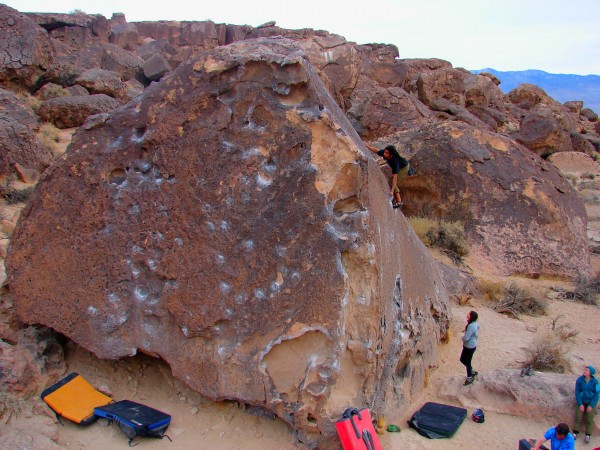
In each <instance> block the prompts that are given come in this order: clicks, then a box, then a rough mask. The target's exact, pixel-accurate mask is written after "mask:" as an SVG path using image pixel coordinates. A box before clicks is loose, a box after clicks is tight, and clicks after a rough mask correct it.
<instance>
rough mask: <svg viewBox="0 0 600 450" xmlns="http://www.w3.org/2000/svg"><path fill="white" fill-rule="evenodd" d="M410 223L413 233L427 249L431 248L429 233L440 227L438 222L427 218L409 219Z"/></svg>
mask: <svg viewBox="0 0 600 450" xmlns="http://www.w3.org/2000/svg"><path fill="white" fill-rule="evenodd" d="M408 223H409V224H410V226H411V227H412V229H413V231H414V232H415V233H416V235H417V236H419V239H421V241H423V243H424V244H425V245H426V246H427V247H431V242H429V239H428V238H427V233H428V232H429V230H432V229H434V228H436V227H437V226H438V223H439V222H438V221H436V220H433V219H428V218H427V217H408Z"/></svg>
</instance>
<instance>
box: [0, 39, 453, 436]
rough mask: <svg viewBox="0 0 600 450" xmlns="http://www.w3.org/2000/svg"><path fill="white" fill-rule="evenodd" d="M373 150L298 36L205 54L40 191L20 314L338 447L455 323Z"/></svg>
mask: <svg viewBox="0 0 600 450" xmlns="http://www.w3.org/2000/svg"><path fill="white" fill-rule="evenodd" d="M367 153H368V152H367V151H366V150H364V147H363V145H362V142H361V141H360V139H359V138H358V136H357V134H356V133H355V132H354V130H353V129H352V127H351V125H350V124H349V122H348V121H347V119H346V118H345V116H344V115H343V113H342V111H341V110H340V109H339V108H338V107H337V106H336V104H335V103H334V102H333V100H332V99H331V97H330V95H329V94H328V92H327V91H326V89H325V87H324V86H323V84H322V83H321V81H320V80H319V78H318V76H317V75H316V72H315V70H314V69H313V67H312V66H311V65H310V64H309V63H308V61H307V59H306V58H305V56H304V55H303V53H302V52H301V50H300V49H299V48H298V47H297V46H296V45H295V44H294V43H293V42H292V41H290V40H286V39H258V40H249V41H244V42H240V43H234V44H231V45H229V46H225V47H219V48H217V49H215V50H214V51H212V52H207V53H202V54H201V55H200V56H199V57H198V58H197V59H196V60H193V61H190V62H189V63H186V64H183V65H181V66H180V67H179V68H178V69H177V70H176V71H175V72H174V73H173V74H172V75H171V76H169V77H168V78H167V79H165V80H164V81H163V82H161V83H156V84H153V85H151V86H150V87H148V88H147V89H146V91H145V92H144V94H143V95H142V96H141V97H139V98H138V99H137V100H135V101H132V102H131V103H129V104H128V105H125V106H123V107H121V108H119V109H118V110H116V111H114V112H113V113H112V114H110V115H104V116H96V118H94V119H90V120H89V121H88V123H86V124H85V125H84V126H83V127H82V128H80V130H79V131H78V132H77V133H76V135H75V136H74V138H73V141H72V143H71V145H70V146H69V149H68V151H67V153H66V154H65V156H64V159H62V160H61V161H59V162H57V163H56V164H55V165H54V166H53V167H52V170H51V171H50V172H49V173H47V175H46V176H44V177H43V179H42V180H41V181H40V183H39V184H38V188H37V189H36V191H34V193H33V195H32V198H31V201H30V203H29V205H28V207H27V208H26V210H25V211H24V212H23V215H22V217H21V220H20V222H19V225H18V227H17V230H16V231H15V234H14V235H13V240H12V242H11V247H10V250H9V254H8V257H7V261H6V265H7V273H8V276H9V284H10V287H11V291H12V292H13V293H14V297H15V308H16V310H17V312H18V314H19V316H20V317H21V318H22V320H24V321H25V322H27V323H44V324H47V325H48V326H50V327H52V328H54V329H56V330H58V331H60V332H61V333H63V334H65V335H67V336H69V337H70V338H72V339H73V340H75V341H76V342H77V343H79V344H80V345H82V346H83V347H85V348H87V349H89V350H91V351H93V352H94V353H95V354H96V355H98V356H99V357H101V358H121V357H123V356H128V355H133V354H135V353H136V352H137V351H143V352H146V353H149V354H153V355H157V356H160V357H161V358H163V359H165V360H166V361H167V362H168V363H169V364H170V365H171V367H172V370H173V373H174V374H175V376H176V377H178V378H180V379H181V380H183V381H184V382H185V383H187V384H188V385H190V386H191V387H192V388H194V389H196V390H197V391H199V392H201V393H202V394H204V395H206V396H208V397H210V398H212V399H236V400H238V401H240V402H243V403H248V404H253V405H257V406H260V407H263V408H267V409H269V410H271V411H273V412H275V413H276V414H277V415H278V416H279V417H281V418H282V419H284V420H285V421H286V422H288V423H290V424H292V425H293V426H294V427H295V429H297V430H298V432H299V436H300V438H301V440H302V441H304V442H306V443H308V444H309V445H315V444H316V443H317V441H318V440H319V439H321V438H322V437H324V436H325V437H332V436H333V438H332V439H333V440H335V437H334V436H335V428H334V422H335V420H336V419H338V418H339V415H340V414H341V412H342V411H343V410H344V408H346V407H348V406H351V405H366V404H368V405H370V406H371V408H372V409H373V410H374V413H375V414H382V413H383V414H386V413H390V412H391V411H392V410H393V409H394V408H399V407H402V406H406V405H407V404H408V402H409V401H410V399H411V398H413V397H414V396H415V395H417V394H418V393H419V392H420V390H421V389H422V387H423V385H424V373H425V369H426V368H427V367H428V366H430V365H431V364H433V363H434V361H435V360H436V357H437V343H438V341H439V339H440V336H442V335H444V334H445V332H446V329H447V326H448V304H447V295H446V291H445V289H444V285H443V283H442V280H441V277H440V274H439V271H438V268H437V265H436V264H435V263H434V262H433V260H432V259H431V257H430V256H429V254H428V252H427V250H426V248H425V247H424V246H423V245H422V244H421V242H420V241H419V239H418V238H417V237H416V235H415V234H414V233H413V232H412V231H411V229H410V227H409V226H408V224H407V222H406V221H405V219H404V218H403V216H402V214H398V211H396V210H393V209H392V208H391V205H390V203H389V199H388V197H387V195H386V192H387V189H388V187H387V180H386V178H385V177H384V175H383V174H382V172H381V170H380V169H379V165H378V164H377V162H375V160H374V159H373V158H372V157H371V156H370V154H369V155H367ZM49 249H51V251H49Z"/></svg>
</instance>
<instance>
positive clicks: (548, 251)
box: [402, 123, 591, 278]
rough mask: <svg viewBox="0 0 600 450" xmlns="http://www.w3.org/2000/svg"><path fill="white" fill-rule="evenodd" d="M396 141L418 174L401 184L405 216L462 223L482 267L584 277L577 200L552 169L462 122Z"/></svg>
mask: <svg viewBox="0 0 600 450" xmlns="http://www.w3.org/2000/svg"><path fill="white" fill-rule="evenodd" d="M402 141H403V142H404V143H406V144H405V145H406V146H407V147H411V148H412V151H416V154H415V155H414V156H413V158H412V160H411V164H413V165H414V166H415V167H416V168H417V175H416V176H414V177H410V178H408V179H407V180H405V182H404V188H405V192H406V194H405V195H403V198H404V201H405V203H406V211H407V214H409V215H417V216H428V217H440V218H443V219H446V220H452V221H455V220H456V221H460V222H462V223H463V224H464V226H465V231H466V232H467V234H468V237H469V241H470V244H471V254H472V255H475V256H476V258H477V260H478V261H480V262H481V263H482V264H483V265H484V266H485V267H482V268H483V269H489V270H490V271H491V272H495V273H499V274H503V275H515V274H522V275H528V276H537V275H550V276H559V277H569V278H576V277H577V276H579V274H583V275H589V274H590V272H591V268H590V260H589V251H588V248H587V241H586V212H585V207H584V205H583V201H582V200H581V198H580V197H579V196H578V195H577V193H576V192H575V191H574V190H573V188H572V187H571V186H570V185H569V183H568V182H567V181H566V179H564V178H563V177H562V176H561V175H560V174H559V172H558V171H557V170H556V168H555V167H554V166H553V165H551V164H549V163H547V162H546V161H544V160H543V159H541V158H539V157H538V156H536V155H535V154H533V153H532V152H531V151H529V150H527V149H526V148H524V147H522V146H520V145H518V144H516V143H514V142H513V141H511V140H510V139H508V138H505V137H502V136H500V135H498V134H495V133H492V132H489V131H483V130H481V129H475V128H472V127H470V126H468V125H465V124H461V123H444V124H440V125H434V126H427V127H422V128H421V129H418V130H412V131H411V132H407V133H405V134H404V135H403V136H402ZM565 242H568V243H569V245H568V246H567V245H564V243H565Z"/></svg>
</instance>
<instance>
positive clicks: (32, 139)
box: [0, 89, 52, 177]
mask: <svg viewBox="0 0 600 450" xmlns="http://www.w3.org/2000/svg"><path fill="white" fill-rule="evenodd" d="M38 127H39V121H38V118H37V116H36V115H35V113H34V112H33V110H32V109H31V108H30V107H29V106H28V105H27V104H26V103H25V102H24V101H22V100H21V99H19V98H18V97H17V96H16V95H14V94H13V93H12V92H9V91H5V90H4V89H0V177H2V176H3V175H12V174H14V173H15V172H14V165H15V164H19V165H21V166H24V167H26V168H29V169H34V170H37V171H40V172H41V171H43V170H44V169H45V168H46V167H48V166H49V165H50V162H51V161H52V154H51V152H50V151H49V150H48V149H46V148H45V147H44V146H42V145H41V144H40V143H39V142H38V140H37V138H36V136H35V130H36V129H37V128H38Z"/></svg>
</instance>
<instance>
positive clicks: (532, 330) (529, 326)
mask: <svg viewBox="0 0 600 450" xmlns="http://www.w3.org/2000/svg"><path fill="white" fill-rule="evenodd" d="M525 329H526V330H527V331H529V332H530V333H535V332H537V327H536V326H535V325H527V326H526V327H525Z"/></svg>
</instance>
